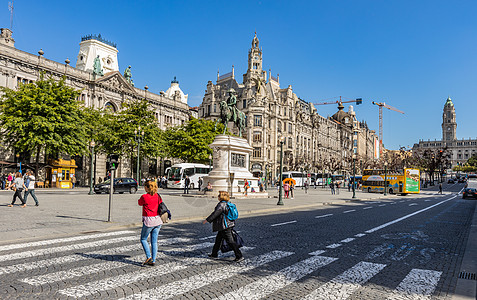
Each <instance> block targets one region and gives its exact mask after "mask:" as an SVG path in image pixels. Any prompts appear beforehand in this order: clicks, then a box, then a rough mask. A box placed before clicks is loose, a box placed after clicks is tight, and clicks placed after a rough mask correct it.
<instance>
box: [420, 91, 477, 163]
mask: <svg viewBox="0 0 477 300" xmlns="http://www.w3.org/2000/svg"><path fill="white" fill-rule="evenodd" d="M441 126H442V140H434V141H431V140H427V141H425V140H419V143H417V144H414V147H413V150H416V151H419V150H425V149H432V150H438V149H445V148H447V150H448V151H449V154H450V158H449V160H450V166H449V167H450V168H453V167H455V166H457V165H463V164H464V163H465V162H466V161H467V160H468V159H469V158H471V157H472V156H473V155H475V154H477V139H470V138H469V139H467V140H466V139H461V140H458V139H457V122H456V112H455V107H454V103H453V102H452V100H451V98H447V100H446V102H445V104H444V109H443V113H442V125H441Z"/></svg>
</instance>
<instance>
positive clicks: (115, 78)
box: [95, 71, 137, 94]
mask: <svg viewBox="0 0 477 300" xmlns="http://www.w3.org/2000/svg"><path fill="white" fill-rule="evenodd" d="M95 83H97V84H101V85H104V86H106V87H109V88H111V89H113V90H117V91H119V92H125V93H128V94H137V93H136V90H135V89H134V88H133V87H132V85H131V84H130V83H129V82H128V81H127V80H126V79H125V78H124V77H123V75H122V74H121V73H119V72H118V71H113V72H109V73H106V74H105V75H104V76H102V77H100V78H98V79H96V80H95Z"/></svg>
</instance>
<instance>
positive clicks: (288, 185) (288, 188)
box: [278, 181, 295, 199]
mask: <svg viewBox="0 0 477 300" xmlns="http://www.w3.org/2000/svg"><path fill="white" fill-rule="evenodd" d="M278 188H280V187H278ZM294 189H295V185H294V184H293V181H285V183H284V184H283V191H284V192H285V198H287V199H290V198H291V199H294V198H293V190H294Z"/></svg>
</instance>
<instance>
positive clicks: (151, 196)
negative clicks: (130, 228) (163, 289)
mask: <svg viewBox="0 0 477 300" xmlns="http://www.w3.org/2000/svg"><path fill="white" fill-rule="evenodd" d="M144 190H145V191H146V194H144V195H142V196H141V198H139V200H138V201H137V202H138V204H139V205H140V206H142V223H143V225H142V231H141V244H142V247H143V248H144V252H145V253H146V261H144V262H143V263H142V265H143V266H144V265H148V266H154V264H155V263H156V256H157V237H158V236H159V230H161V226H162V220H161V217H160V216H159V213H158V210H159V204H160V203H161V202H162V199H161V197H160V196H159V194H158V193H157V183H155V182H154V181H146V182H145V183H144ZM149 235H151V248H152V251H151V250H150V249H149V244H148V243H147V237H148V236H149ZM151 252H152V253H151Z"/></svg>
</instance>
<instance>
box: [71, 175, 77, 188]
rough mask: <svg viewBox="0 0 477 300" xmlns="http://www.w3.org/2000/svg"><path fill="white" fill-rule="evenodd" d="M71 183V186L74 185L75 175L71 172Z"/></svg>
mask: <svg viewBox="0 0 477 300" xmlns="http://www.w3.org/2000/svg"><path fill="white" fill-rule="evenodd" d="M71 184H72V185H73V188H75V186H76V176H75V175H74V174H73V175H71Z"/></svg>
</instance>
